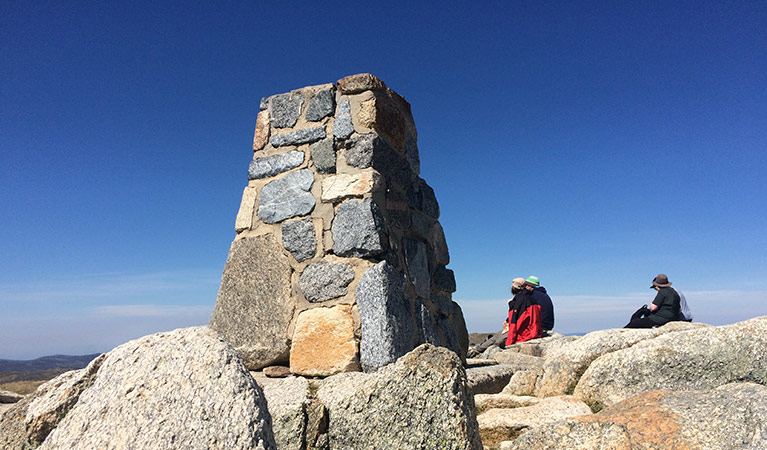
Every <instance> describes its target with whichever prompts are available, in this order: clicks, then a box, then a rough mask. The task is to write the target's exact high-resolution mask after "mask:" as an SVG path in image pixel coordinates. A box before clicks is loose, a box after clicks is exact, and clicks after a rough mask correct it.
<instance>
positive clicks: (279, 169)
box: [248, 150, 304, 180]
mask: <svg viewBox="0 0 767 450" xmlns="http://www.w3.org/2000/svg"><path fill="white" fill-rule="evenodd" d="M303 162H304V152H299V151H296V150H293V151H289V152H286V153H280V154H279V155H273V156H266V157H263V158H253V161H251V162H250V167H249V168H248V179H249V180H256V179H259V178H268V177H273V176H275V175H279V174H281V173H283V172H287V171H288V170H290V169H295V168H296V167H298V166H300V165H301V163H303Z"/></svg>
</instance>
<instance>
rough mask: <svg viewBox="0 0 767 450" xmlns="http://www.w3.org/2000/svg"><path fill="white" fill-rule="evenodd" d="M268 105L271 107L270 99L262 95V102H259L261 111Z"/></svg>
mask: <svg viewBox="0 0 767 450" xmlns="http://www.w3.org/2000/svg"><path fill="white" fill-rule="evenodd" d="M268 107H269V99H268V98H266V97H261V102H260V103H259V104H258V109H259V110H260V111H263V110H265V109H266V108H268Z"/></svg>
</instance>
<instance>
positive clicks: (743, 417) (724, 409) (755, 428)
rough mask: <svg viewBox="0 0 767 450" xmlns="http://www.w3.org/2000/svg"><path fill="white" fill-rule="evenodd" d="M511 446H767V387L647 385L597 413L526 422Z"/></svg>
mask: <svg viewBox="0 0 767 450" xmlns="http://www.w3.org/2000/svg"><path fill="white" fill-rule="evenodd" d="M510 448H512V449H516V450H545V449H555V448H562V449H583V450H587V449H589V450H590V449H594V450H597V449H610V450H634V449H705V450H730V449H742V450H758V449H764V448H767V387H765V386H763V385H758V384H752V383H735V384H728V385H724V386H721V387H718V388H716V389H714V390H711V391H679V392H669V391H650V392H644V393H642V394H640V395H637V396H634V397H631V398H629V399H626V400H624V401H622V402H620V403H618V404H616V405H613V406H611V407H609V408H607V409H604V410H602V411H601V412H600V413H598V414H591V415H584V416H579V417H575V418H571V419H566V420H561V421H558V422H554V423H551V424H547V425H542V426H539V427H536V428H532V429H530V430H529V431H527V432H525V433H523V434H522V435H521V436H520V437H519V438H517V440H515V441H514V444H513V446H511V447H510Z"/></svg>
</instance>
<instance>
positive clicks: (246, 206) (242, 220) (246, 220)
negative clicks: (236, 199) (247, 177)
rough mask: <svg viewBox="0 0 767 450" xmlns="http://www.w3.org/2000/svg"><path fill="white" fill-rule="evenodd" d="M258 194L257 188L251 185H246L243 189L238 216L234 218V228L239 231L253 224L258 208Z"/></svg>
mask: <svg viewBox="0 0 767 450" xmlns="http://www.w3.org/2000/svg"><path fill="white" fill-rule="evenodd" d="M257 194H258V193H257V192H256V190H255V189H254V188H252V187H250V186H246V187H245V189H244V190H243V191H242V200H241V201H240V209H239V210H238V211H237V218H236V219H235V220H234V229H235V231H237V232H238V233H239V232H240V231H243V230H247V229H250V228H251V227H252V226H253V213H254V212H255V210H256V197H257Z"/></svg>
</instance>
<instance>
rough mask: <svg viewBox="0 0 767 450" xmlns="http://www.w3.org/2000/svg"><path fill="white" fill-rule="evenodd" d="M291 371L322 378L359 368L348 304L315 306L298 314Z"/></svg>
mask: <svg viewBox="0 0 767 450" xmlns="http://www.w3.org/2000/svg"><path fill="white" fill-rule="evenodd" d="M290 370H291V371H292V372H293V373H295V374H298V375H306V376H323V377H324V376H329V375H334V374H337V373H340V372H350V371H358V370H360V364H359V359H358V358H357V340H356V338H355V337H354V320H353V319H352V315H351V307H350V306H349V305H339V306H335V307H333V308H314V309H310V310H307V311H303V312H302V313H301V314H299V315H298V319H297V320H296V330H295V332H294V333H293V343H292V345H291V348H290Z"/></svg>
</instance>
